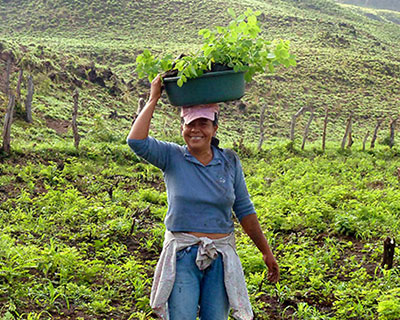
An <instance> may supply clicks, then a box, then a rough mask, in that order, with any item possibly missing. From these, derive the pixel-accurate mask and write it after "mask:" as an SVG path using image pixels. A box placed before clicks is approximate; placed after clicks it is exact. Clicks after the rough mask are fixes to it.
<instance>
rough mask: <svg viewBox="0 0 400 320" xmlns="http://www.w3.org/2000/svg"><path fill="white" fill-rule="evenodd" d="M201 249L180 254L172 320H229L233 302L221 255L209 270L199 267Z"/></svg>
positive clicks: (170, 307)
mask: <svg viewBox="0 0 400 320" xmlns="http://www.w3.org/2000/svg"><path fill="white" fill-rule="evenodd" d="M197 250H198V246H192V247H188V248H186V249H183V250H181V251H178V252H177V254H176V277H175V284H174V287H173V289H172V292H171V295H170V297H169V299H168V312H169V320H195V319H196V317H197V312H198V310H199V318H200V320H226V319H228V315H229V301H228V296H227V294H226V290H225V284H224V266H223V261H222V256H221V254H219V255H218V258H217V259H215V260H214V261H213V262H212V264H211V265H210V266H209V267H208V268H207V269H205V270H203V271H201V270H199V268H198V267H197V265H196V263H195V261H196V255H197Z"/></svg>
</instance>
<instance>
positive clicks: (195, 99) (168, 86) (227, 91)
mask: <svg viewBox="0 0 400 320" xmlns="http://www.w3.org/2000/svg"><path fill="white" fill-rule="evenodd" d="M177 81H178V78H177V77H171V78H164V86H165V91H166V93H167V96H168V99H169V101H170V103H171V104H172V105H173V106H192V105H196V104H206V103H215V102H224V101H230V100H237V99H240V98H241V97H243V95H244V87H245V85H244V72H235V71H233V70H225V71H216V72H209V73H205V74H203V75H202V76H201V77H199V78H195V79H188V81H187V82H185V83H184V84H183V86H182V87H179V86H178V85H177V83H176V82H177Z"/></svg>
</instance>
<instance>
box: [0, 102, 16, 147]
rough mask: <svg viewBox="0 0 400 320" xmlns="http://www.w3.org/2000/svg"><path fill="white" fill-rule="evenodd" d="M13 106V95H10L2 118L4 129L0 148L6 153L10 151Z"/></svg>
mask: <svg viewBox="0 0 400 320" xmlns="http://www.w3.org/2000/svg"><path fill="white" fill-rule="evenodd" d="M14 106H15V96H14V95H10V97H9V102H8V106H7V111H6V116H5V119H4V129H3V147H2V149H3V150H4V152H6V153H10V150H11V125H12V121H13V112H14Z"/></svg>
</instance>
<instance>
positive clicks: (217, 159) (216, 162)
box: [184, 146, 222, 167]
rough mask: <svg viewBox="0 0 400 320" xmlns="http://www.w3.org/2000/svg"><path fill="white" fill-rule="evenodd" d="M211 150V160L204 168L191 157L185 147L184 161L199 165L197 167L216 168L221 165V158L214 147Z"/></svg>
mask: <svg viewBox="0 0 400 320" xmlns="http://www.w3.org/2000/svg"><path fill="white" fill-rule="evenodd" d="M211 148H212V150H213V158H212V160H211V161H210V162H209V163H208V164H207V165H206V166H205V165H204V164H202V163H201V162H200V161H199V160H197V159H196V157H195V156H193V155H192V154H191V153H190V152H189V150H188V148H187V146H185V147H184V156H185V159H186V160H187V161H190V162H193V163H195V164H199V165H201V166H203V167H208V166H216V165H219V164H221V163H222V157H221V154H220V151H219V150H218V149H217V148H216V147H214V146H211Z"/></svg>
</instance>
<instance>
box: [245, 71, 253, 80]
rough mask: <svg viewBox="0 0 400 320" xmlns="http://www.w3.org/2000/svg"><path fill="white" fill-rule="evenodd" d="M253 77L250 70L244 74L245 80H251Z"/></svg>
mask: <svg viewBox="0 0 400 320" xmlns="http://www.w3.org/2000/svg"><path fill="white" fill-rule="evenodd" d="M251 78H252V76H251V73H250V72H249V71H248V72H246V73H245V74H244V80H245V81H246V82H250V81H251Z"/></svg>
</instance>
